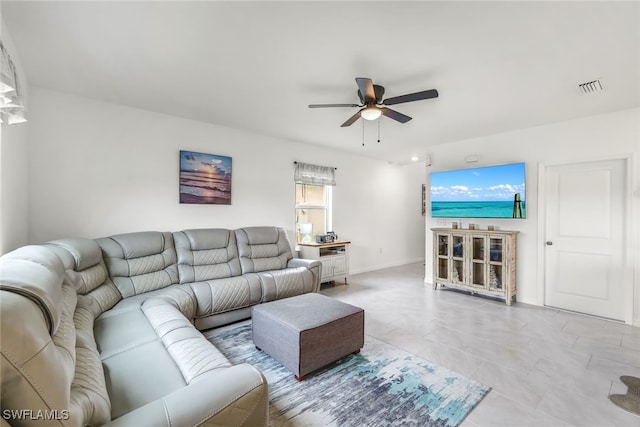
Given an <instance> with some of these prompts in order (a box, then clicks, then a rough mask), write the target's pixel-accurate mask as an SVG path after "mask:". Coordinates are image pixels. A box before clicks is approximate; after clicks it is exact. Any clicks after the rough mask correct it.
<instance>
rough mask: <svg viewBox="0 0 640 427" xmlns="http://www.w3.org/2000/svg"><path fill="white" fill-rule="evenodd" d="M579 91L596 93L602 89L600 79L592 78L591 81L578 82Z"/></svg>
mask: <svg viewBox="0 0 640 427" xmlns="http://www.w3.org/2000/svg"><path fill="white" fill-rule="evenodd" d="M578 87H579V88H580V92H582V93H584V94H590V93H596V92H600V91H602V83H601V82H600V80H593V81H591V82H586V83H582V84H579V85H578Z"/></svg>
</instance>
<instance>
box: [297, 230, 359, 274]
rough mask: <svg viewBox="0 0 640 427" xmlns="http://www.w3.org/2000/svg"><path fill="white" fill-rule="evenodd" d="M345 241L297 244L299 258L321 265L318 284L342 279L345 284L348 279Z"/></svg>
mask: <svg viewBox="0 0 640 427" xmlns="http://www.w3.org/2000/svg"><path fill="white" fill-rule="evenodd" d="M350 243H351V242H349V241H346V240H339V241H336V242H333V243H299V244H298V245H299V246H300V256H301V257H302V258H306V259H315V260H318V261H320V262H321V263H322V274H321V276H320V282H321V283H325V282H331V281H335V280H337V279H344V284H345V285H346V284H347V279H348V277H349V251H348V248H349V244H350Z"/></svg>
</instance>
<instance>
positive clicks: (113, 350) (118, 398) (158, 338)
mask: <svg viewBox="0 0 640 427" xmlns="http://www.w3.org/2000/svg"><path fill="white" fill-rule="evenodd" d="M94 332H95V339H96V343H97V345H98V348H99V350H100V356H101V359H102V364H103V366H104V374H105V377H106V383H107V389H108V392H109V395H110V396H111V417H112V418H117V417H120V416H122V415H124V414H127V413H129V412H130V411H133V410H135V409H137V408H140V407H142V406H144V405H147V404H149V403H151V402H153V401H155V400H157V399H162V398H163V397H164V396H166V395H169V394H171V393H174V392H176V391H178V390H179V389H181V388H183V387H185V386H186V385H188V384H190V383H191V382H193V381H197V379H198V378H199V377H200V376H202V375H204V374H206V373H208V372H210V371H213V370H216V369H219V368H225V367H229V366H231V364H230V363H229V361H228V360H227V359H226V358H225V357H224V356H223V355H222V353H220V352H219V351H218V349H217V348H215V347H214V346H213V345H212V344H211V343H210V342H208V341H207V340H206V339H205V338H204V337H203V336H202V334H200V332H198V331H197V330H196V329H195V328H194V327H193V325H192V324H191V322H190V321H189V320H187V318H185V316H184V315H183V314H182V312H181V311H180V310H179V309H178V308H177V307H176V306H175V305H173V304H172V301H171V300H170V299H167V298H164V297H155V298H150V299H147V300H145V301H144V302H143V303H142V305H140V304H129V305H126V306H124V307H120V308H118V307H116V308H114V309H113V310H110V311H108V312H106V313H104V314H103V315H102V316H100V317H99V318H97V319H96V321H95V329H94Z"/></svg>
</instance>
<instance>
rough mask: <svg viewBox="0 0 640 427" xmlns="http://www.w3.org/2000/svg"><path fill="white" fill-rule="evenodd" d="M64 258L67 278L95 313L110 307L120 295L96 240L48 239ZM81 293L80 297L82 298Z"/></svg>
mask: <svg viewBox="0 0 640 427" xmlns="http://www.w3.org/2000/svg"><path fill="white" fill-rule="evenodd" d="M47 247H49V248H50V249H52V250H53V251H54V252H56V254H57V255H58V256H59V257H60V258H61V259H62V260H63V262H64V264H65V269H66V276H67V279H68V280H69V281H70V282H71V284H72V285H73V286H74V288H75V290H76V292H77V294H78V295H82V296H83V297H84V299H87V300H88V301H87V302H86V303H87V304H88V305H89V306H90V308H91V310H92V312H93V315H94V317H97V316H99V315H100V314H102V313H103V312H105V311H107V310H109V309H110V308H112V307H113V306H114V305H115V304H116V303H117V302H118V301H120V300H121V299H122V296H121V295H120V292H119V291H118V289H117V288H116V286H115V284H114V283H113V281H112V280H111V278H110V277H109V273H108V271H107V266H106V265H105V263H104V260H103V259H102V250H101V249H100V247H99V246H98V244H97V243H96V241H95V240H91V239H83V238H68V239H59V240H53V241H51V242H48V243H47ZM83 297H81V299H83Z"/></svg>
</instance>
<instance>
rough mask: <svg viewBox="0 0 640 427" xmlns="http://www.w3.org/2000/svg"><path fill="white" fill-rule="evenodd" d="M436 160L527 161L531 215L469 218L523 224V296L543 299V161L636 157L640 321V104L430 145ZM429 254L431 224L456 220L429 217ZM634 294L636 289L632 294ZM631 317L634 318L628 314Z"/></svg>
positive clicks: (442, 166) (638, 309) (637, 316)
mask: <svg viewBox="0 0 640 427" xmlns="http://www.w3.org/2000/svg"><path fill="white" fill-rule="evenodd" d="M430 154H431V160H432V166H431V167H430V168H427V175H428V173H429V172H435V171H441V170H449V169H457V168H465V167H475V166H485V165H492V164H503V163H511V162H523V161H524V162H526V174H527V177H526V185H527V189H526V200H527V219H525V220H511V219H508V220H494V219H491V220H476V219H474V220H466V221H463V223H464V225H465V227H466V225H467V224H468V222H470V221H472V222H474V223H477V224H480V228H486V226H487V225H488V224H495V225H497V226H498V227H500V228H501V229H505V230H518V231H519V232H520V233H519V235H518V266H517V287H518V290H517V295H518V296H517V298H518V301H521V302H524V303H529V304H536V305H542V304H543V298H542V293H541V292H540V291H541V285H542V282H541V277H540V276H541V271H542V270H541V269H540V268H539V264H540V263H541V262H542V260H541V259H539V252H540V250H539V248H540V245H543V244H544V241H543V240H544V238H543V235H539V229H538V228H539V227H538V224H539V221H541V222H540V223H541V224H544V218H539V215H541V213H540V212H538V200H537V199H538V168H539V167H540V165H551V164H563V163H572V162H580V161H590V160H598V159H603V158H615V157H620V158H627V157H629V156H630V158H631V181H632V182H631V186H632V198H631V199H632V200H631V202H632V210H631V215H630V223H631V224H630V225H631V228H630V236H629V237H630V239H631V240H632V244H631V246H632V247H633V246H635V253H634V254H632V255H630V258H629V260H630V263H631V264H633V265H634V273H633V274H632V275H633V276H634V281H635V285H632V286H635V296H633V298H634V307H635V308H634V313H633V319H634V320H633V322H634V324H636V325H640V261H639V258H640V243H639V242H640V202H639V200H640V174H639V173H638V163H637V162H638V159H639V156H640V109H631V110H624V111H620V112H616V113H611V114H603V115H597V116H591V117H586V118H583V119H578V120H572V121H567V122H562V123H556V124H551V125H545V126H539V127H534V128H529V129H522V130H518V131H513V132H507V133H502V134H497V135H491V136H487V137H483V138H475V139H470V140H465V141H460V142H456V143H451V144H443V145H438V146H435V147H430ZM469 155H477V156H478V157H479V162H478V163H473V164H467V163H465V160H464V159H465V157H466V156H469ZM426 223H427V224H426V228H427V230H426V236H427V238H426V258H427V259H428V260H431V258H432V255H433V248H432V246H433V244H432V234H431V231H430V230H429V229H430V228H432V227H437V226H441V225H446V226H450V223H451V220H447V221H446V222H444V223H443V221H442V220H439V219H432V218H431V217H430V215H429V214H428V216H427V219H426ZM425 277H426V279H425V281H426V282H429V283H430V282H432V277H433V266H432V264H431V262H427V263H426V269H425ZM629 297H630V298H631V297H632V295H629ZM629 320H631V319H629Z"/></svg>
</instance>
